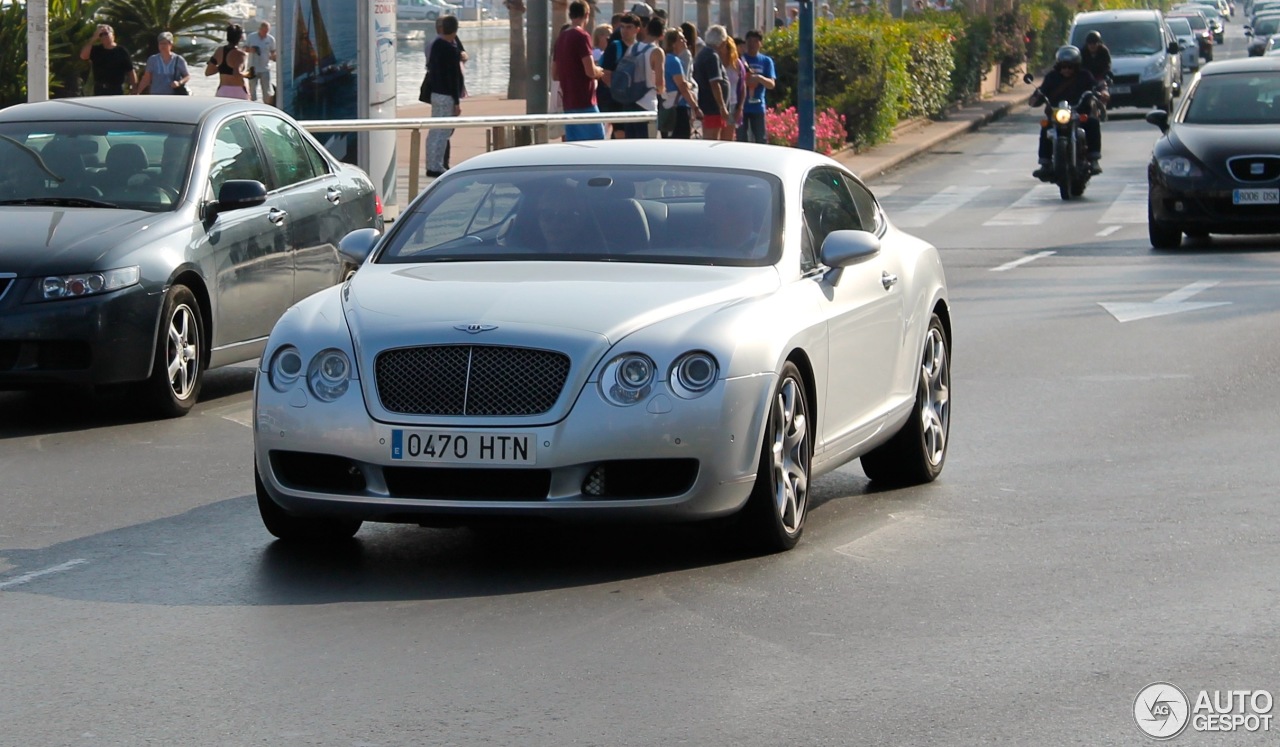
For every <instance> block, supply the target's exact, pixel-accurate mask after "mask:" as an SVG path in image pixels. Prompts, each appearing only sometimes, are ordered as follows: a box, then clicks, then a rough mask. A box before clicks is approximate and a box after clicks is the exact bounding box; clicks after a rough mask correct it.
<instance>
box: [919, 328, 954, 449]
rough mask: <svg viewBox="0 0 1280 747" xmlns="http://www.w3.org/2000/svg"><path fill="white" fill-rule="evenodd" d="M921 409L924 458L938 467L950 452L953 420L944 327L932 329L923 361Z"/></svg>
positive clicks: (921, 368) (949, 371)
mask: <svg viewBox="0 0 1280 747" xmlns="http://www.w3.org/2000/svg"><path fill="white" fill-rule="evenodd" d="M920 391H921V393H922V395H923V396H924V402H923V403H922V405H923V406H922V407H921V408H920V418H921V420H922V423H921V426H922V427H921V431H922V432H923V433H924V447H925V458H926V459H928V460H929V464H931V465H933V466H935V467H936V466H937V465H938V464H940V463H941V462H942V459H943V457H944V456H945V455H946V453H947V433H948V428H949V425H950V422H951V369H950V366H949V365H948V364H947V341H946V339H945V338H944V337H943V335H942V332H941V330H938V329H936V328H933V329H930V330H929V335H928V337H926V338H925V345H924V355H923V356H922V360H921V363H920Z"/></svg>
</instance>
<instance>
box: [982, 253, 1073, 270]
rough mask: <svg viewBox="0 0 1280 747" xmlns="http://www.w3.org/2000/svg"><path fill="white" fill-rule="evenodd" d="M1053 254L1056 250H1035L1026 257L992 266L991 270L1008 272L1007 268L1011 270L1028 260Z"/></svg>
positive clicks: (1033, 260) (1032, 260) (1031, 260)
mask: <svg viewBox="0 0 1280 747" xmlns="http://www.w3.org/2000/svg"><path fill="white" fill-rule="evenodd" d="M1054 254H1057V252H1055V251H1053V250H1052V249H1046V250H1044V251H1043V252H1037V253H1035V254H1031V255H1028V256H1026V257H1023V258H1022V259H1015V260H1013V261H1012V262H1005V263H1004V264H1002V265H1000V266H999V267H992V268H991V271H992V272H1008V271H1009V270H1012V269H1013V268H1015V267H1021V266H1023V265H1025V264H1027V263H1028V262H1035V261H1036V260H1037V259H1040V258H1041V257H1048V256H1051V255H1054Z"/></svg>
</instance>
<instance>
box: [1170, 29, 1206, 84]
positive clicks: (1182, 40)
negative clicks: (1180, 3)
mask: <svg viewBox="0 0 1280 747" xmlns="http://www.w3.org/2000/svg"><path fill="white" fill-rule="evenodd" d="M1164 20H1165V23H1167V24H1169V31H1171V32H1172V33H1173V37H1174V38H1175V39H1177V40H1178V49H1179V50H1180V52H1179V53H1180V55H1181V60H1182V72H1183V77H1184V78H1185V76H1186V73H1194V72H1195V71H1197V70H1199V69H1200V41H1199V40H1198V39H1196V33H1195V32H1194V31H1192V30H1191V24H1190V23H1188V22H1187V19H1186V18H1175V17H1173V16H1169V17H1167V18H1165V19H1164Z"/></svg>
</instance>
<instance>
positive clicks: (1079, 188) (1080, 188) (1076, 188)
mask: <svg viewBox="0 0 1280 747" xmlns="http://www.w3.org/2000/svg"><path fill="white" fill-rule="evenodd" d="M1085 168H1088V167H1087V166H1086V167H1085ZM1087 186H1089V181H1088V180H1087V179H1085V178H1083V177H1081V178H1078V179H1077V180H1076V181H1074V182H1072V183H1071V196H1072V197H1080V196H1082V195H1083V194H1084V188H1085V187H1087Z"/></svg>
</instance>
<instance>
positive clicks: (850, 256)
mask: <svg viewBox="0 0 1280 747" xmlns="http://www.w3.org/2000/svg"><path fill="white" fill-rule="evenodd" d="M879 253H880V239H878V238H876V235H875V234H873V233H868V232H866V231H853V230H844V231H832V232H831V233H829V234H827V238H825V239H823V241H822V250H821V251H820V252H818V259H819V260H820V261H821V262H822V264H824V265H826V266H827V267H830V268H832V269H835V270H841V269H843V268H845V267H849V266H850V265H856V264H858V263H859V262H863V261H865V260H868V259H871V258H872V257H874V256H876V255H877V254H879Z"/></svg>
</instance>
